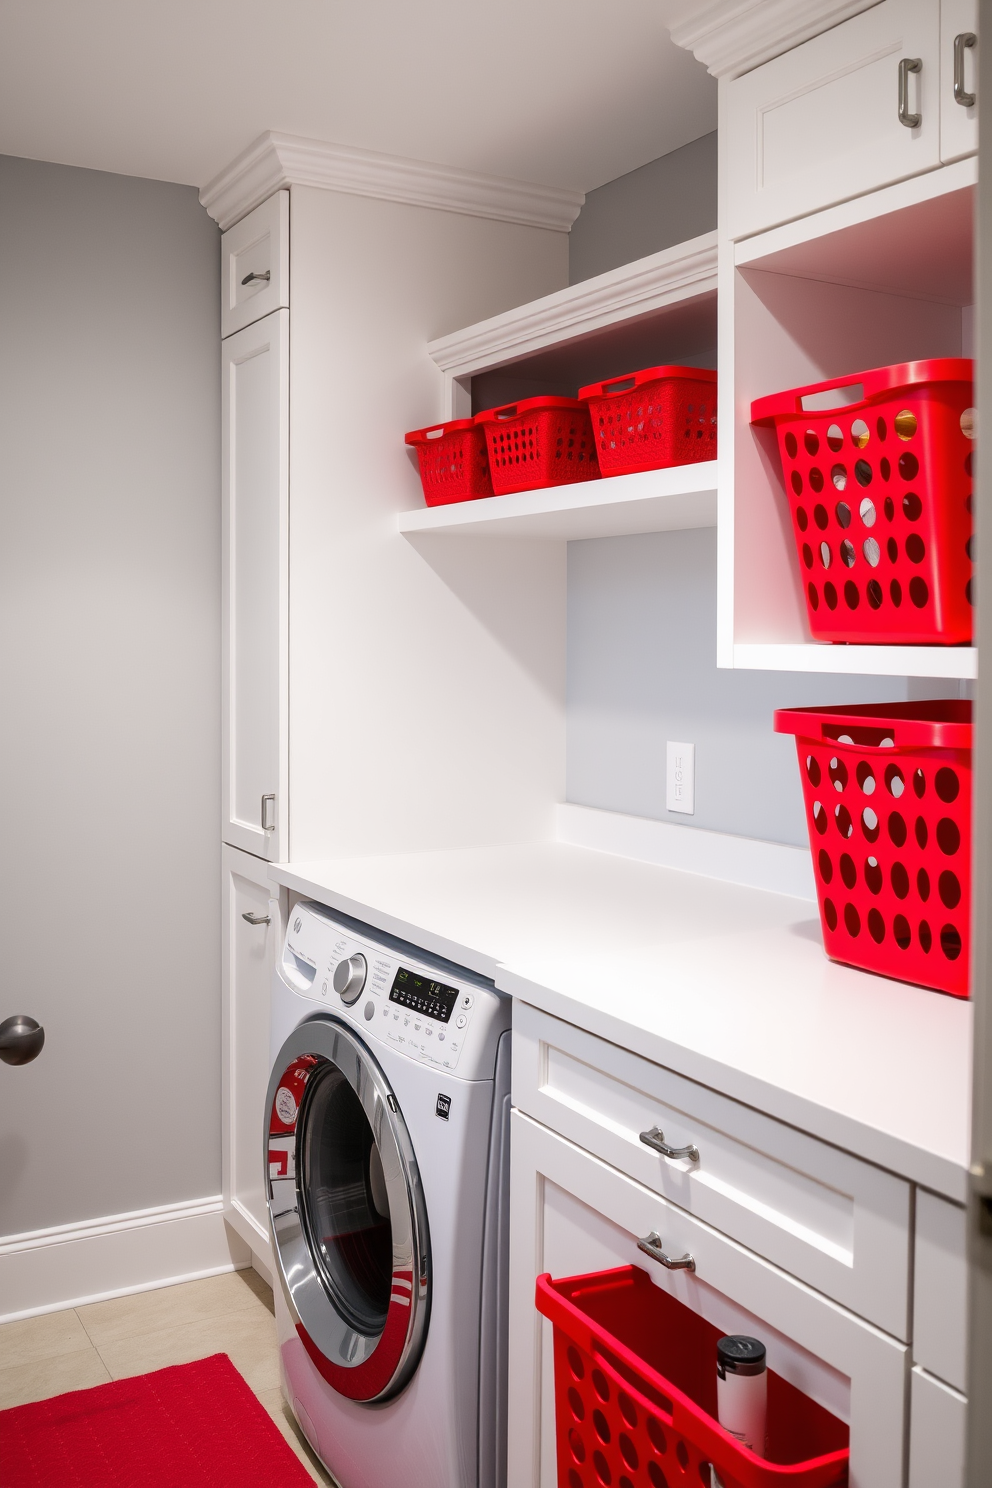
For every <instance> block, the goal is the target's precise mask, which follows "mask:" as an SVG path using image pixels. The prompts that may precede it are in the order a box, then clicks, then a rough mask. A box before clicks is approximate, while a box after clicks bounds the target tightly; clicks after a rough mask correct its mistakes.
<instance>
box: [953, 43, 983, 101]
mask: <svg viewBox="0 0 992 1488" xmlns="http://www.w3.org/2000/svg"><path fill="white" fill-rule="evenodd" d="M977 41H978V37H977V36H976V35H975V33H974V31H959V32H958V34H957V36H955V38H954V102H955V103H959V104H960V105H961V107H962V108H974V106H975V95H974V93H966V92H965V91H964V54H965V52H967V51H969V50H970V49H971V48H972V47H973V46H974V45H975V44H976V42H977Z"/></svg>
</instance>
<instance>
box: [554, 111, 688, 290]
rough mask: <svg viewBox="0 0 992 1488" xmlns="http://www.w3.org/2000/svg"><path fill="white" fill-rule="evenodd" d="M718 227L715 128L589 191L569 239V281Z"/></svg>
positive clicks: (577, 281)
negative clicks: (711, 131)
mask: <svg viewBox="0 0 992 1488" xmlns="http://www.w3.org/2000/svg"><path fill="white" fill-rule="evenodd" d="M715 227H716V130H714V131H713V133H712V134H704V135H703V136H702V137H701V138H700V139H697V140H693V141H692V143H691V144H688V145H683V146H682V148H681V149H680V150H673V151H672V152H671V154H670V155H662V156H660V157H659V159H657V160H652V161H651V162H650V164H648V165H642V166H641V167H640V169H639V170H635V171H630V172H629V173H628V174H627V175H626V176H618V177H617V179H616V180H615V181H607V183H606V185H605V186H599V187H598V188H597V189H596V190H595V191H590V192H589V194H588V195H587V196H586V199H585V205H584V206H583V208H582V211H581V212H580V213H579V215H578V217H577V218H576V219H575V222H574V223H573V224H572V231H571V233H570V234H569V238H568V282H569V284H578V283H579V281H580V280H582V279H591V278H593V276H594V275H596V274H605V273H606V271H607V269H615V268H618V267H619V265H620V264H625V263H632V262H633V261H634V259H635V258H646V257H647V255H648V254H649V253H658V252H660V251H661V249H662V248H670V247H671V246H672V244H673V243H682V242H685V240H686V239H688V238H695V237H698V236H699V234H700V233H705V232H711V231H712V230H713V229H714V228H715Z"/></svg>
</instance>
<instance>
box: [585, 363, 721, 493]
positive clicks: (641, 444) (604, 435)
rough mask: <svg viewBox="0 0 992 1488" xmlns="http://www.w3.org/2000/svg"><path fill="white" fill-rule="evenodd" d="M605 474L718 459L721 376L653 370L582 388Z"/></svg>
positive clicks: (683, 370)
mask: <svg viewBox="0 0 992 1488" xmlns="http://www.w3.org/2000/svg"><path fill="white" fill-rule="evenodd" d="M579 399H580V401H581V402H583V403H585V404H586V406H587V407H588V409H589V417H590V418H591V419H592V429H593V434H594V436H595V439H596V453H597V455H598V456H599V468H600V470H601V472H602V473H603V475H628V474H631V473H632V472H634V471H635V470H660V469H662V468H663V467H664V466H666V465H689V464H693V463H694V462H695V461H697V460H715V459H716V373H715V372H711V371H709V370H708V369H705V368H700V367H647V368H646V369H645V370H644V371H643V372H634V373H632V374H631V375H630V376H628V377H615V378H613V379H612V380H611V381H610V382H594V383H591V384H590V385H589V387H584V388H580V389H579Z"/></svg>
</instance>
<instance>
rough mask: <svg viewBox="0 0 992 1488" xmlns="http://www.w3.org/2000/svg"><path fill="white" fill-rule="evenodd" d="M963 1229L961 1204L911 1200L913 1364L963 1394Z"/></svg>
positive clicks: (922, 1196)
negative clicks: (913, 1216)
mask: <svg viewBox="0 0 992 1488" xmlns="http://www.w3.org/2000/svg"><path fill="white" fill-rule="evenodd" d="M967 1246H968V1227H967V1212H966V1210H965V1209H964V1208H963V1207H962V1206H961V1205H960V1204H952V1203H951V1202H950V1201H949V1200H948V1199H942V1198H939V1197H938V1195H937V1194H932V1193H927V1192H926V1190H925V1189H920V1190H919V1191H918V1192H917V1195H916V1264H915V1272H914V1278H913V1359H914V1360H915V1362H916V1363H917V1364H922V1366H923V1368H924V1369H926V1370H927V1371H928V1372H929V1373H930V1374H936V1375H938V1376H939V1378H940V1379H942V1380H946V1381H947V1383H948V1384H949V1385H954V1386H956V1388H957V1389H959V1390H963V1389H964V1388H965V1386H966V1384H967V1375H968V1258H967Z"/></svg>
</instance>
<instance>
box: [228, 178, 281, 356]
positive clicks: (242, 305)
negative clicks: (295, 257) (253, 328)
mask: <svg viewBox="0 0 992 1488" xmlns="http://www.w3.org/2000/svg"><path fill="white" fill-rule="evenodd" d="M220 264H221V303H220V333H221V335H222V336H231V335H233V334H234V332H235V331H240V330H243V329H244V327H245V326H246V325H251V324H252V322H253V321H256V320H261V319H262V317H263V315H271V313H272V311H273V310H282V309H288V308H289V192H288V191H277V192H276V193H275V195H274V196H270V197H269V199H268V201H264V202H263V203H262V205H261V206H260V207H256V208H255V210H254V212H249V213H248V216H247V217H242V219H241V221H240V222H238V223H236V224H235V226H234V227H232V228H229V229H228V231H227V232H226V233H225V234H224V235H223V237H222V238H221V240H220Z"/></svg>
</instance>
